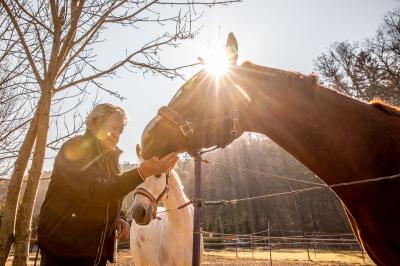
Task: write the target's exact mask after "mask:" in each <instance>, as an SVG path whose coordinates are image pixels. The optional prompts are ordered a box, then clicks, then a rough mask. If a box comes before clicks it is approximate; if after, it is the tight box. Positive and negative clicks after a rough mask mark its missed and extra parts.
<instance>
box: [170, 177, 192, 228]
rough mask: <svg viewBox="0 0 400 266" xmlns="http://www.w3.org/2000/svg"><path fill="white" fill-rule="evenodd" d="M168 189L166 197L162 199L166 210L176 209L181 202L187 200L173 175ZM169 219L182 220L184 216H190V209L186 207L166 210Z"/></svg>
mask: <svg viewBox="0 0 400 266" xmlns="http://www.w3.org/2000/svg"><path fill="white" fill-rule="evenodd" d="M169 186H170V189H169V192H168V197H166V198H165V199H164V201H163V204H164V207H165V208H166V209H168V210H171V209H176V208H178V207H180V206H182V205H183V204H185V203H187V202H189V199H188V197H187V196H186V194H185V192H184V191H183V190H182V188H181V187H180V184H179V183H178V181H177V180H175V177H172V178H171V180H170V184H169ZM167 215H168V217H169V219H175V218H177V219H179V220H181V221H184V220H185V219H186V218H190V215H191V213H190V210H189V208H188V207H185V208H182V209H181V210H174V211H170V212H167Z"/></svg>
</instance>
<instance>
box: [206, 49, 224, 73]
mask: <svg viewBox="0 0 400 266" xmlns="http://www.w3.org/2000/svg"><path fill="white" fill-rule="evenodd" d="M228 68H229V61H228V58H227V57H226V55H225V52H224V51H221V52H219V53H216V54H214V55H212V56H210V58H208V59H207V63H206V69H207V71H208V72H210V74H212V75H215V76H217V77H220V76H222V75H224V74H225V73H226V72H227V70H228Z"/></svg>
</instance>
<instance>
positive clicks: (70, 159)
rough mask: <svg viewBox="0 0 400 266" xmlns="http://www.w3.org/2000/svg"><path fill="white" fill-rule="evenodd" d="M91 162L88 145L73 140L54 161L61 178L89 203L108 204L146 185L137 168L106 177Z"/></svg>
mask: <svg viewBox="0 0 400 266" xmlns="http://www.w3.org/2000/svg"><path fill="white" fill-rule="evenodd" d="M96 159H99V158H94V159H91V156H90V154H89V152H88V149H87V148H86V149H85V143H84V142H83V141H82V140H80V139H71V140H69V141H67V142H66V143H64V144H63V146H62V147H61V149H60V151H59V153H58V154H57V157H56V159H55V162H54V171H57V177H58V178H60V181H61V182H62V183H63V184H64V185H66V186H68V187H69V188H70V189H71V190H72V191H74V192H76V193H77V194H78V196H80V197H81V198H83V199H84V200H86V201H96V202H104V201H105V202H106V201H109V200H113V199H119V198H122V197H123V196H125V195H126V194H128V193H129V192H130V191H132V190H134V189H135V188H136V187H137V186H138V185H139V184H141V183H142V182H143V180H142V178H141V177H140V175H139V173H138V171H137V169H133V170H130V171H127V172H125V173H122V174H117V175H115V176H111V178H107V179H106V178H104V177H101V176H100V173H99V172H98V170H97V167H96V166H95V163H96Z"/></svg>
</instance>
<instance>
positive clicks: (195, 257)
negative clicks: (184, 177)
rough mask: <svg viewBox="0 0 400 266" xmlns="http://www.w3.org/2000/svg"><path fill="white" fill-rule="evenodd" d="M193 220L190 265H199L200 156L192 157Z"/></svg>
mask: <svg viewBox="0 0 400 266" xmlns="http://www.w3.org/2000/svg"><path fill="white" fill-rule="evenodd" d="M194 178H195V181H194V204H193V205H194V221H193V254H192V266H200V234H201V231H200V218H201V204H199V203H200V200H201V156H200V155H197V156H196V157H194Z"/></svg>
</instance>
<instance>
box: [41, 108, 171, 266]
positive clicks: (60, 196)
mask: <svg viewBox="0 0 400 266" xmlns="http://www.w3.org/2000/svg"><path fill="white" fill-rule="evenodd" d="M85 123H86V127H87V130H86V132H85V134H84V135H82V136H76V137H73V138H71V139H69V140H68V141H66V142H65V143H64V144H63V145H62V146H61V148H60V150H59V152H58V154H57V156H56V158H55V162H54V169H53V172H52V175H51V181H50V184H49V188H48V190H47V193H46V197H45V200H44V202H43V205H42V208H41V211H40V216H39V226H38V242H39V248H40V252H41V265H42V266H52V265H57V266H64V265H78V266H79V265H82V266H83V265H85V266H86V265H106V263H107V260H108V261H110V262H113V261H114V258H115V239H116V238H117V237H118V238H119V239H122V240H126V239H129V230H130V228H129V224H128V223H127V222H126V221H125V220H124V219H123V217H122V213H121V202H122V199H123V197H124V196H125V195H126V194H128V193H129V192H130V191H132V190H134V189H135V188H136V187H137V186H138V185H139V184H140V183H142V182H143V181H144V180H145V179H146V178H147V177H149V176H152V175H158V174H161V173H164V172H168V171H170V170H171V169H172V168H173V167H174V165H175V163H176V161H177V159H178V157H177V155H176V154H175V153H170V154H168V155H166V156H165V157H163V158H161V159H160V160H158V159H157V158H153V159H151V160H147V161H143V162H142V163H141V164H140V166H139V167H138V168H135V169H133V170H130V171H127V172H124V173H122V174H121V173H120V168H119V162H118V160H119V156H120V154H121V152H122V151H121V150H120V149H119V148H118V147H117V143H118V141H119V137H120V135H121V133H122V131H123V128H124V126H125V124H126V116H125V112H124V110H123V109H122V108H120V107H117V106H115V105H112V104H107V103H106V104H99V105H97V106H96V107H95V108H94V109H93V110H92V112H91V113H90V114H89V115H88V117H87V119H86V121H85Z"/></svg>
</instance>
